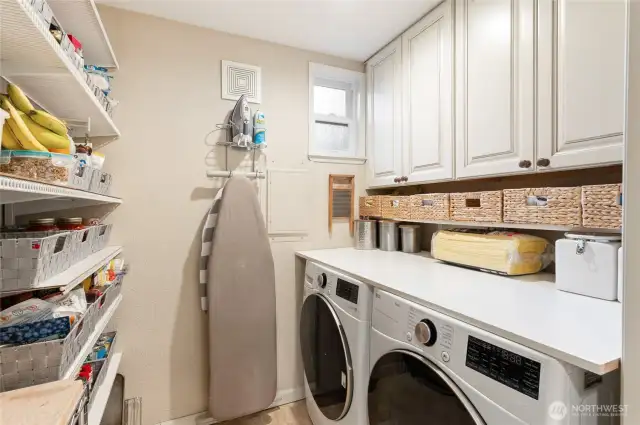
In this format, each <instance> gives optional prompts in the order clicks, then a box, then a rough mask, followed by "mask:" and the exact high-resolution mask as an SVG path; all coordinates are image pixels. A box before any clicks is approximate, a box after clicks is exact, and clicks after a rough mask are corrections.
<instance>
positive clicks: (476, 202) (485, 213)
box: [449, 190, 502, 223]
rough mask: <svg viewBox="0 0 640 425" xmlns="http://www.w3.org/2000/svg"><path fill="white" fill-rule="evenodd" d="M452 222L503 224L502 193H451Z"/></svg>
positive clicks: (495, 191)
mask: <svg viewBox="0 0 640 425" xmlns="http://www.w3.org/2000/svg"><path fill="white" fill-rule="evenodd" d="M449 198H450V201H451V220H454V221H477V222H489V223H502V191H501V190H494V191H490V192H463V193H451V194H450V195H449Z"/></svg>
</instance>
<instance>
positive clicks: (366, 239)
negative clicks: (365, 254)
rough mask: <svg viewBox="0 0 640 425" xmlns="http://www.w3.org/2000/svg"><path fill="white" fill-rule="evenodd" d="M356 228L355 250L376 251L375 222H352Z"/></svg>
mask: <svg viewBox="0 0 640 425" xmlns="http://www.w3.org/2000/svg"><path fill="white" fill-rule="evenodd" d="M353 222H354V223H355V227H356V249H376V248H377V243H376V240H377V236H376V221H375V220H354V221H353Z"/></svg>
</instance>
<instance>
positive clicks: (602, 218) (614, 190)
mask: <svg viewBox="0 0 640 425" xmlns="http://www.w3.org/2000/svg"><path fill="white" fill-rule="evenodd" d="M582 225H583V226H584V227H591V228H602V229H620V228H621V227H622V185H621V184H602V185H593V186H582Z"/></svg>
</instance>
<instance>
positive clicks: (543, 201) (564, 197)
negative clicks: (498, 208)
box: [503, 187, 582, 226]
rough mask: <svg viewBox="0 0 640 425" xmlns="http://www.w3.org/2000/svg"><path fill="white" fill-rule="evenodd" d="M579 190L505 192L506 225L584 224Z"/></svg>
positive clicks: (510, 190) (528, 189) (545, 189)
mask: <svg viewBox="0 0 640 425" xmlns="http://www.w3.org/2000/svg"><path fill="white" fill-rule="evenodd" d="M580 192H581V189H580V188H579V187H538V188H533V189H531V188H525V189H505V190H504V191H503V193H504V199H503V203H504V211H503V212H504V222H505V223H532V224H555V225H558V226H580V225H582V213H581V207H580Z"/></svg>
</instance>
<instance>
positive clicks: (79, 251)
mask: <svg viewBox="0 0 640 425" xmlns="http://www.w3.org/2000/svg"><path fill="white" fill-rule="evenodd" d="M97 234H98V229H97V226H90V227H88V228H86V229H82V230H74V231H73V232H71V246H70V247H69V263H70V265H73V264H75V263H77V262H78V261H82V260H84V259H85V258H87V257H88V256H89V255H91V254H92V253H93V252H94V251H93V246H94V244H95V243H96V235H97Z"/></svg>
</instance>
